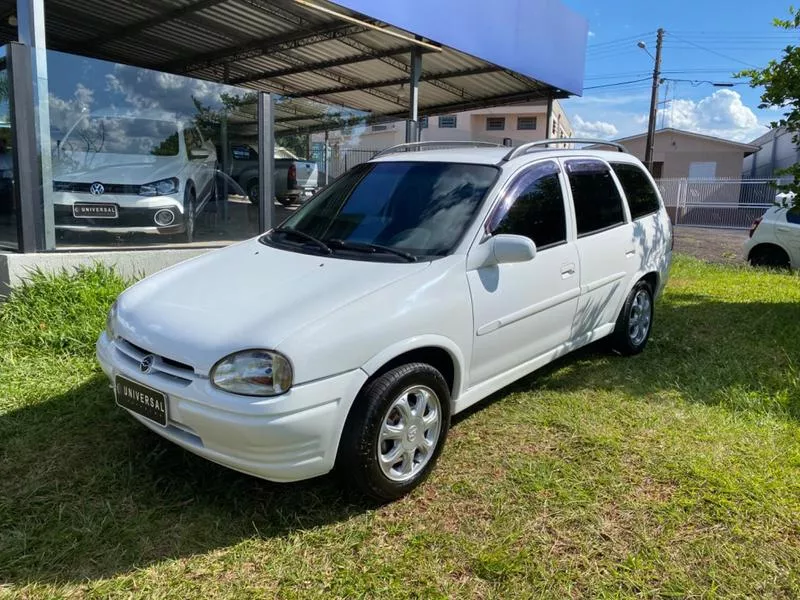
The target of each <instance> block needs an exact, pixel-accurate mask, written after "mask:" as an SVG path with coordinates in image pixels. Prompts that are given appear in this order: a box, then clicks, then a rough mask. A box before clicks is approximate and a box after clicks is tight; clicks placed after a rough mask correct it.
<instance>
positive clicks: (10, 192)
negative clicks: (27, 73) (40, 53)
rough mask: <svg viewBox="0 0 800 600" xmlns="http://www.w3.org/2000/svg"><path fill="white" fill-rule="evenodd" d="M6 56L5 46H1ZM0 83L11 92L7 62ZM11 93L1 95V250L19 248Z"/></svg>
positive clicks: (0, 72)
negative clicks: (10, 104)
mask: <svg viewBox="0 0 800 600" xmlns="http://www.w3.org/2000/svg"><path fill="white" fill-rule="evenodd" d="M0 56H5V48H4V47H2V48H0ZM0 85H2V86H3V87H2V88H0V89H5V90H7V92H9V93H10V90H9V85H10V82H9V79H8V71H7V70H6V67H5V63H3V66H2V68H0ZM9 93H6V94H5V95H4V96H2V97H0V252H2V251H3V250H12V251H15V250H18V249H19V240H18V237H17V216H18V211H17V205H16V198H15V197H14V162H13V157H12V154H11V153H12V143H13V137H12V133H13V129H12V127H13V124H12V119H11V109H10V106H9V98H8V97H9Z"/></svg>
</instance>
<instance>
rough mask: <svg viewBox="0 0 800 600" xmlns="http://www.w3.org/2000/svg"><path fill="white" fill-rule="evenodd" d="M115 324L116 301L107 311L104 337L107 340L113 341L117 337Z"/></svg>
mask: <svg viewBox="0 0 800 600" xmlns="http://www.w3.org/2000/svg"><path fill="white" fill-rule="evenodd" d="M116 324H117V301H116V300H114V304H112V305H111V309H110V310H109V311H108V315H107V316H106V336H107V337H108V339H109V340H113V339H114V338H116V337H117V330H116V329H115V327H116Z"/></svg>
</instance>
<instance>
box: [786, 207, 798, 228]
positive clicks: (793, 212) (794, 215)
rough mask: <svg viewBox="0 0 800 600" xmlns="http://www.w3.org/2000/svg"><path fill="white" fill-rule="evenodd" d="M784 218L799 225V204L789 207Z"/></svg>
mask: <svg viewBox="0 0 800 600" xmlns="http://www.w3.org/2000/svg"><path fill="white" fill-rule="evenodd" d="M786 220H787V221H789V223H794V224H796V225H800V205H798V206H795V207H794V208H790V209H789V210H788V212H787V213H786Z"/></svg>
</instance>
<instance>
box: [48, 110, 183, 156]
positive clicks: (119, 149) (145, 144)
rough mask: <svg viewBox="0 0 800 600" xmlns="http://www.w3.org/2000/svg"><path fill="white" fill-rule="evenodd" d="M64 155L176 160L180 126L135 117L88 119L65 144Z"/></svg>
mask: <svg viewBox="0 0 800 600" xmlns="http://www.w3.org/2000/svg"><path fill="white" fill-rule="evenodd" d="M61 149H62V152H64V153H73V152H75V153H86V154H127V155H144V156H177V154H178V125H177V123H175V122H174V121H173V122H170V121H160V120H156V119H142V118H134V117H96V116H88V117H86V118H85V119H83V120H82V121H81V122H80V123H78V125H77V126H76V127H75V129H73V130H72V132H70V134H69V135H68V136H67V138H66V139H65V140H64V141H63V143H62V148H61Z"/></svg>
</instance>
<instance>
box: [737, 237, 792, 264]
mask: <svg viewBox="0 0 800 600" xmlns="http://www.w3.org/2000/svg"><path fill="white" fill-rule="evenodd" d="M768 249H769V250H777V251H778V252H780V253H781V254H783V255H784V256H785V257H786V263H787V264H790V263H791V257H790V256H789V253H788V252H787V251H786V249H785V248H784V247H783V246H781V245H780V244H778V243H776V242H773V241H770V242H759V243H757V244H756V245H754V246H753V247H752V248H750V251H749V252H748V253H747V260H748V261H750V260H751V259H752V258H753V254H754V253H755V252H757V251H762V250H768Z"/></svg>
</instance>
